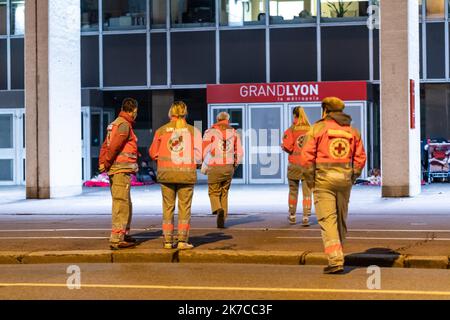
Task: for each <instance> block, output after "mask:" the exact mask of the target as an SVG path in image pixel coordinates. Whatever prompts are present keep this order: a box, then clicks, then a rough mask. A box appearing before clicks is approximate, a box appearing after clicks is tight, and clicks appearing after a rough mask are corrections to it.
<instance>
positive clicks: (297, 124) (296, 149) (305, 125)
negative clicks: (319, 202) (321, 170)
mask: <svg viewBox="0 0 450 320" xmlns="http://www.w3.org/2000/svg"><path fill="white" fill-rule="evenodd" d="M293 117H294V121H293V124H292V126H291V127H290V128H289V129H287V130H286V132H285V133H284V136H283V143H282V145H281V147H282V149H283V150H284V151H285V152H287V153H288V154H289V166H288V180H289V201H288V203H289V217H288V220H289V223H290V224H296V222H297V221H296V216H297V203H298V191H299V186H300V182H301V185H302V194H303V219H302V224H303V226H305V227H308V226H309V217H310V216H311V206H312V198H311V197H312V191H311V189H310V188H309V187H308V185H307V183H306V182H305V181H304V179H303V177H302V167H301V164H300V157H301V150H302V147H303V143H304V140H305V135H306V133H307V132H308V131H309V129H310V128H311V125H310V123H309V120H308V116H307V115H306V113H305V110H304V109H303V108H302V107H300V106H299V107H296V108H294V111H293Z"/></svg>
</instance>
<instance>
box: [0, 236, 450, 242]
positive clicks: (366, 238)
mask: <svg viewBox="0 0 450 320" xmlns="http://www.w3.org/2000/svg"><path fill="white" fill-rule="evenodd" d="M276 238H277V239H304V240H307V239H322V237H276ZM0 239H1V238H0ZM346 239H347V240H407V241H425V240H430V241H431V240H432V241H450V238H432V239H427V238H378V237H346Z"/></svg>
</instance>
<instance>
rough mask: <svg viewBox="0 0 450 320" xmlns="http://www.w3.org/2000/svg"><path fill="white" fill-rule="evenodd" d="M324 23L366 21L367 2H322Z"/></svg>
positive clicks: (337, 0)
mask: <svg viewBox="0 0 450 320" xmlns="http://www.w3.org/2000/svg"><path fill="white" fill-rule="evenodd" d="M320 7H321V8H320V11H321V15H322V21H324V22H329V21H355V20H364V21H365V20H366V19H367V16H368V13H367V9H368V7H369V1H367V0H320Z"/></svg>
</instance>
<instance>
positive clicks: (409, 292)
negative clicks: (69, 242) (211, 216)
mask: <svg viewBox="0 0 450 320" xmlns="http://www.w3.org/2000/svg"><path fill="white" fill-rule="evenodd" d="M78 267H79V268H80V283H81V288H80V289H72V290H71V289H69V288H68V287H67V281H68V279H69V276H70V275H72V274H68V273H67V268H68V265H59V264H56V265H20V266H9V265H2V266H0V299H2V300H7V299H14V300H16V299H18V300H21V299H38V300H41V299H42V300H46V299H51V300H65V299H71V300H78V299H87V300H91V299H108V300H182V301H191V300H235V301H239V300H255V299H262V300H315V299H351V300H358V299H365V300H367V299H369V300H377V299H383V300H390V299H450V271H449V270H425V269H395V268H391V269H381V270H380V282H379V284H380V289H373V290H372V289H369V288H368V285H367V283H368V279H369V277H370V276H372V274H368V273H367V269H366V268H358V269H350V268H347V269H346V274H343V275H337V276H330V275H323V274H322V268H321V267H310V266H273V265H235V264H233V265H226V264H207V265H205V264H162V263H158V264H117V265H115V264H84V265H79V266H78ZM69 283H70V284H72V285H74V284H76V282H73V281H69ZM369 283H374V282H372V281H369ZM169 311H170V310H169ZM172 311H173V310H172ZM170 312H171V311H170Z"/></svg>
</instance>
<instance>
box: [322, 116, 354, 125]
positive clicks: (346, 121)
mask: <svg viewBox="0 0 450 320" xmlns="http://www.w3.org/2000/svg"><path fill="white" fill-rule="evenodd" d="M325 119H331V120H334V121H336V122H337V123H338V124H339V125H341V126H345V127H348V126H350V125H351V124H352V117H351V116H349V115H348V114H346V113H343V112H331V113H329V114H328V115H327V116H326V118H325Z"/></svg>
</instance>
